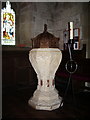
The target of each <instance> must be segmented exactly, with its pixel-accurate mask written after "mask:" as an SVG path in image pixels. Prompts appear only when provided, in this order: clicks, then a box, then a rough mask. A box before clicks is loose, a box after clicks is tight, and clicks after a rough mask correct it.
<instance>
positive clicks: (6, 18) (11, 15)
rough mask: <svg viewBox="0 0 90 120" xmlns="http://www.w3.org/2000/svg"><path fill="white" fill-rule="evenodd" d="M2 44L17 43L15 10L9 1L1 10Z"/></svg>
mask: <svg viewBox="0 0 90 120" xmlns="http://www.w3.org/2000/svg"><path fill="white" fill-rule="evenodd" d="M1 44H2V45H15V12H14V10H13V9H11V4H10V2H9V1H7V2H6V8H3V9H2V10H1Z"/></svg>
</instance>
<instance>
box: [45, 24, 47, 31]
mask: <svg viewBox="0 0 90 120" xmlns="http://www.w3.org/2000/svg"><path fill="white" fill-rule="evenodd" d="M44 32H47V24H44Z"/></svg>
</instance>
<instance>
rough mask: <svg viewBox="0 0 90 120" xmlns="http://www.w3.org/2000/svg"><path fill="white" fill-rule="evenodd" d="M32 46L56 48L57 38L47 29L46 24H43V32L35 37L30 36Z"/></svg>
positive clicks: (57, 45)
mask: <svg viewBox="0 0 90 120" xmlns="http://www.w3.org/2000/svg"><path fill="white" fill-rule="evenodd" d="M31 40H32V47H33V48H58V47H59V38H57V37H55V36H54V35H53V34H51V33H49V32H48V31H47V25H46V24H44V31H43V33H41V34H39V35H37V36H36V37H35V38H32V39H31Z"/></svg>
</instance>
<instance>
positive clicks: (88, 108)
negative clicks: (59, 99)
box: [2, 87, 90, 120]
mask: <svg viewBox="0 0 90 120" xmlns="http://www.w3.org/2000/svg"><path fill="white" fill-rule="evenodd" d="M35 89H36V88H32V87H30V88H24V89H19V88H18V89H15V90H12V89H8V90H7V89H6V90H5V89H4V90H3V92H2V119H5V120H6V119H10V118H14V119H17V118H19V119H20V118H21V119H22V118H23V119H25V120H26V119H30V120H32V119H39V120H40V119H45V120H54V119H55V120H56V119H59V120H64V119H65V120H66V119H69V120H70V119H75V120H83V119H85V120H87V119H90V93H89V92H81V93H78V94H77V95H75V96H74V99H72V94H71V93H68V94H67V96H66V98H65V99H64V105H63V107H61V108H58V109H56V110H52V111H45V110H35V109H34V108H32V107H31V106H29V105H28V100H29V98H30V97H31V96H32V95H33V92H34V90H35ZM59 92H60V91H59ZM62 96H63V94H62Z"/></svg>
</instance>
